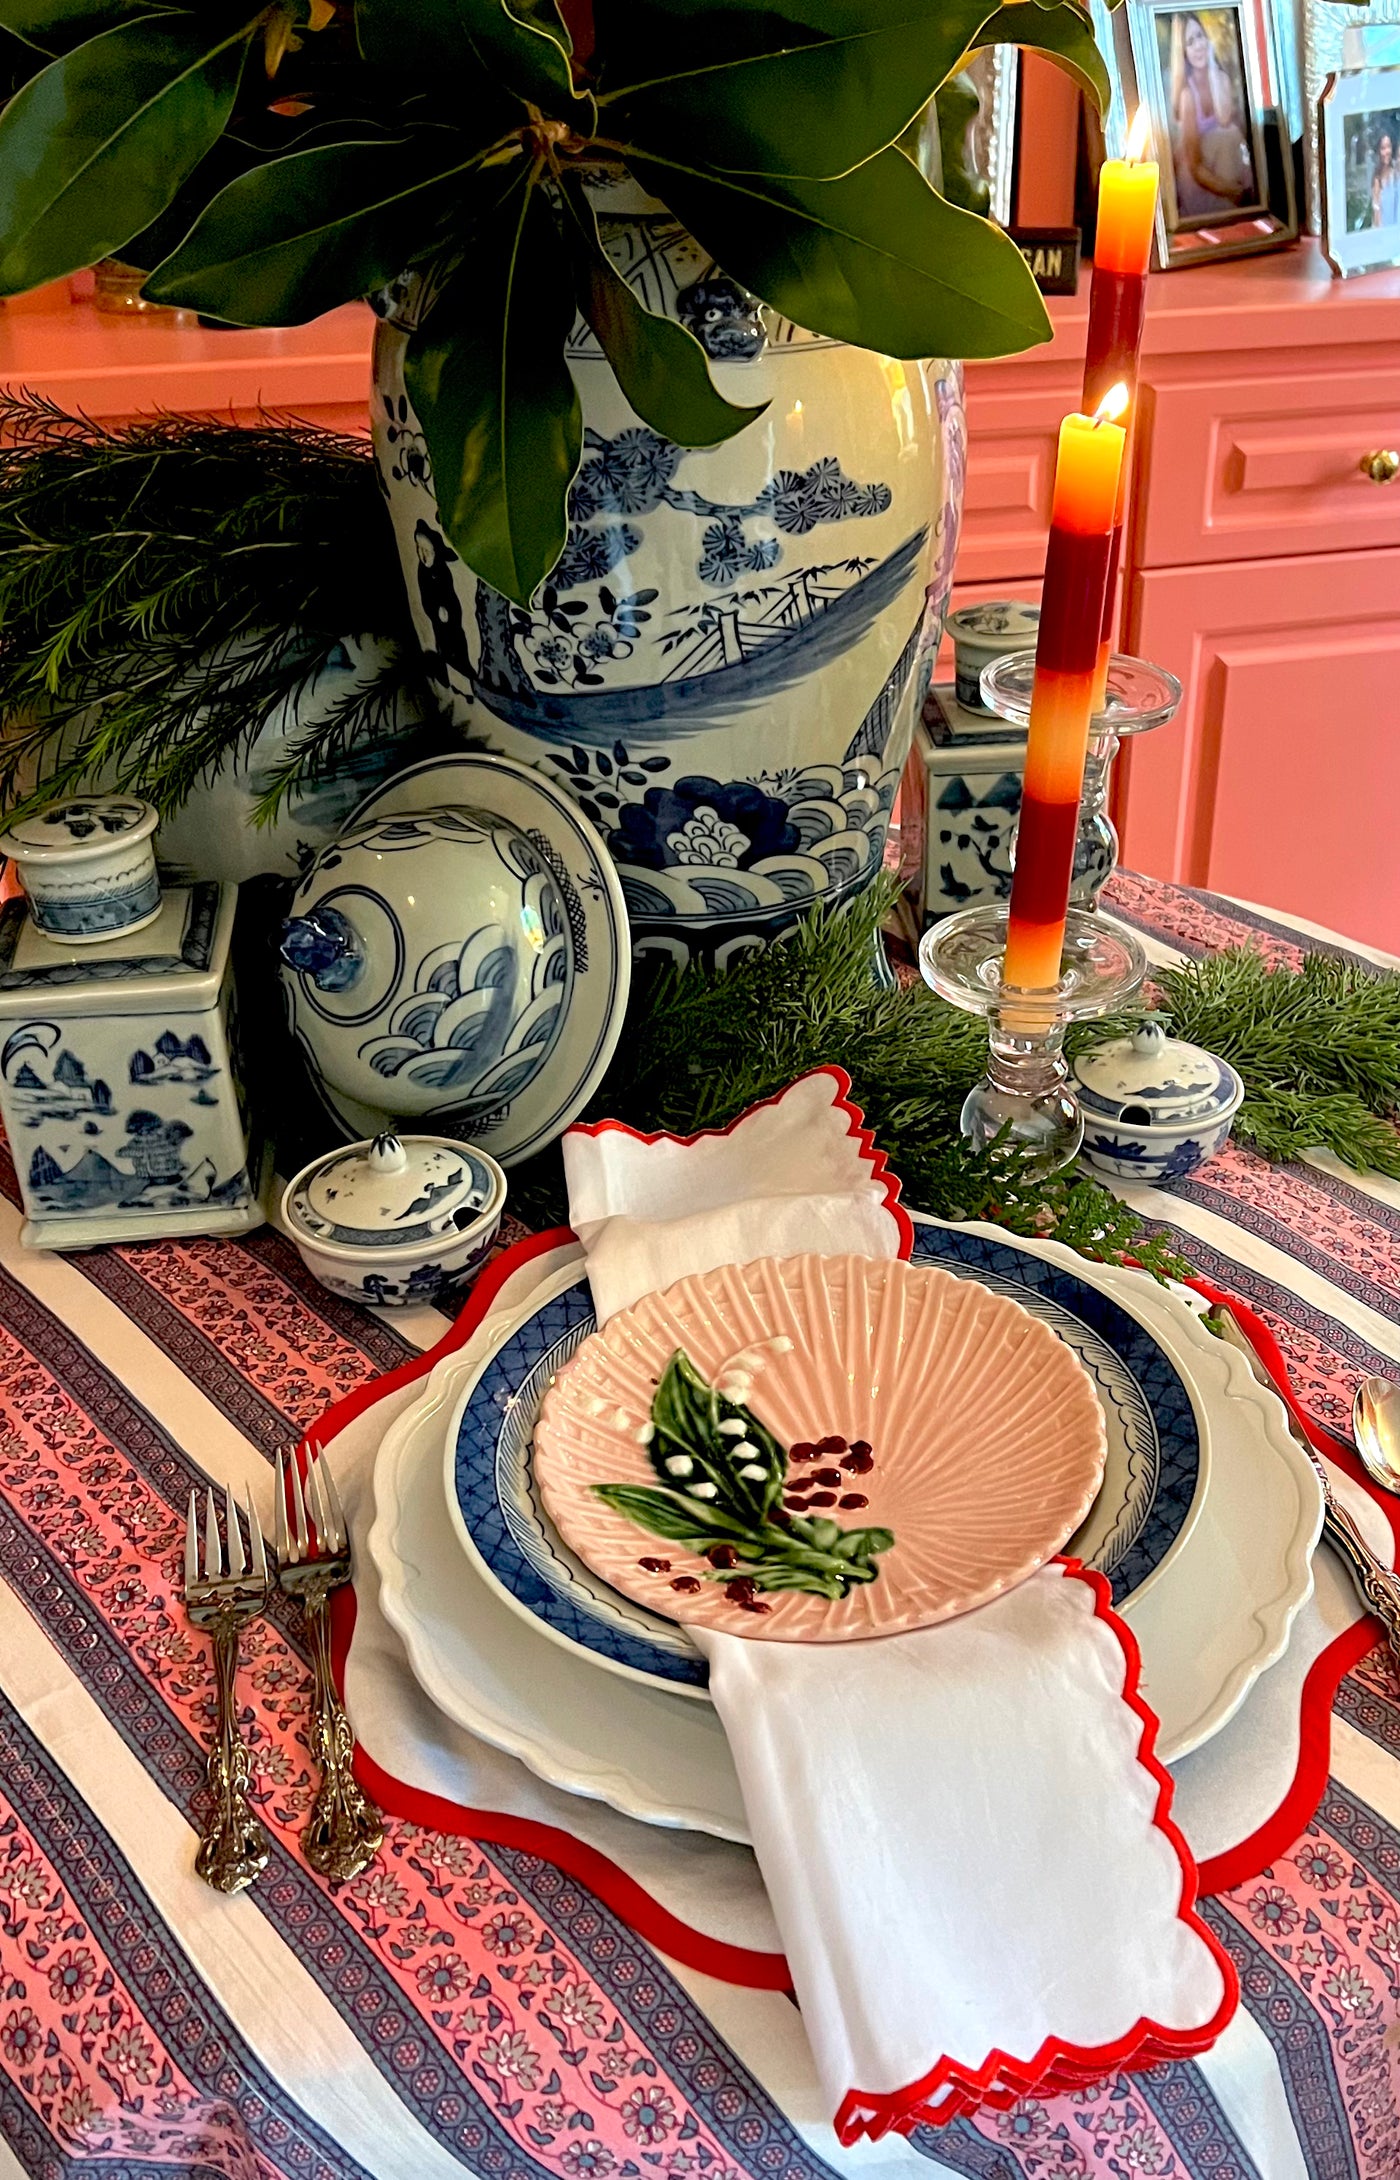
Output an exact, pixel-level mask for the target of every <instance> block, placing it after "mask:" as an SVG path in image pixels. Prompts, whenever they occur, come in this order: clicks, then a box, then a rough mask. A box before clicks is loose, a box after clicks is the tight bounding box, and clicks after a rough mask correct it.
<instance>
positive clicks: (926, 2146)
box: [909, 2119, 1053, 2180]
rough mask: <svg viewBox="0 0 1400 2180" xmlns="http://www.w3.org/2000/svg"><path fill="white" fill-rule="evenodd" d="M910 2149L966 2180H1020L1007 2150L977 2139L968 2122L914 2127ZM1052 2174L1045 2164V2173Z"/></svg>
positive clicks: (953, 2121) (1047, 2163) (981, 2138)
mask: <svg viewBox="0 0 1400 2180" xmlns="http://www.w3.org/2000/svg"><path fill="white" fill-rule="evenodd" d="M909 2147H910V2149H912V2150H917V2151H918V2153H919V2155H920V2157H926V2158H928V2159H929V2160H930V2162H931V2163H933V2164H935V2165H943V2166H946V2167H947V2169H948V2171H949V2172H956V2173H962V2174H963V2175H964V2176H965V2180H1023V2176H1022V2172H1021V2167H1020V2165H1019V2163H1018V2162H1017V2160H1016V2159H1015V2158H1014V2157H1013V2156H1012V2155H1011V2152H1010V2151H1009V2150H1003V2149H1001V2148H1000V2147H999V2146H998V2145H997V2144H996V2143H995V2142H989V2141H988V2140H987V2137H986V2136H985V2135H979V2134H978V2132H977V2129H976V2128H975V2127H974V2126H973V2124H972V2122H971V2120H966V2119H955V2120H950V2121H949V2123H948V2125H947V2126H946V2127H916V2128H915V2130H914V2132H913V2134H912V2135H910V2137H909ZM1052 2170H1053V2166H1052V2165H1051V2164H1050V2162H1049V2160H1048V2159H1047V2161H1046V2171H1047V2173H1048V2172H1050V2171H1052Z"/></svg>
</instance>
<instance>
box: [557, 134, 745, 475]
mask: <svg viewBox="0 0 1400 2180" xmlns="http://www.w3.org/2000/svg"><path fill="white" fill-rule="evenodd" d="M562 195H563V202H564V208H565V211H566V213H567V214H568V222H569V225H568V231H567V232H568V241H569V244H570V249H569V255H570V258H571V260H572V263H573V270H574V290H575V293H576V295H577V297H578V307H579V309H580V310H581V311H582V312H583V315H584V317H585V318H586V319H587V320H588V323H589V324H590V325H591V326H592V328H593V331H594V332H595V333H596V334H597V336H598V339H599V341H600V342H601V344H602V349H603V353H604V355H605V356H606V357H607V359H608V362H609V363H610V364H611V365H612V368H613V375H614V377H615V378H616V380H617V383H618V385H619V386H620V387H621V388H622V391H623V393H624V394H625V395H626V396H627V399H628V401H629V402H630V404H631V406H632V407H633V409H635V411H636V413H637V415H638V416H639V417H641V419H642V421H643V422H644V423H647V424H650V425H651V427H652V429H653V430H654V431H659V432H660V433H661V434H662V435H663V437H665V438H667V439H672V440H674V441H675V443H676V445H677V446H682V447H712V446H717V445H718V444H719V442H720V441H721V440H723V439H732V438H733V436H734V434H735V432H740V431H742V430H743V429H744V427H745V425H747V424H751V423H753V421H754V419H755V418H756V417H760V416H762V414H763V412H764V410H765V409H766V408H767V406H768V404H767V402H766V401H761V402H759V404H758V406H757V407H756V408H752V409H745V408H740V407H739V406H738V405H737V404H736V403H734V402H730V401H726V400H725V398H724V396H723V395H722V394H721V393H719V392H718V391H717V389H716V387H715V385H714V382H713V380H712V379H711V377H710V369H709V365H708V363H707V362H706V360H705V351H704V349H703V348H702V347H701V346H700V343H699V342H698V341H697V340H696V338H695V336H694V334H692V333H691V332H689V331H688V330H687V328H686V327H685V326H683V325H677V324H676V322H675V320H674V319H672V318H661V317H658V316H657V315H656V313H655V312H654V311H650V310H646V309H644V308H643V306H642V304H641V303H639V302H638V300H637V298H636V296H635V295H634V294H633V292H632V290H631V288H630V287H629V286H628V284H627V282H626V281H625V280H624V279H623V277H622V275H621V273H620V272H619V271H618V270H617V267H616V266H615V265H614V264H613V262H612V260H611V259H610V258H609V256H608V255H607V252H606V251H605V250H604V248H603V245H602V243H601V242H600V241H599V239H598V223H597V220H596V219H595V218H594V215H593V207H592V205H591V204H590V203H589V201H588V198H587V195H586V194H585V192H584V189H583V187H582V184H581V183H580V182H579V180H578V178H577V176H575V175H566V176H565V179H564V183H563V190H562Z"/></svg>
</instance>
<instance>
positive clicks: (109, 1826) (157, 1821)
mask: <svg viewBox="0 0 1400 2180" xmlns="http://www.w3.org/2000/svg"><path fill="white" fill-rule="evenodd" d="M0 1661H3V1662H2V1663H0V1683H3V1686H4V1689H5V1693H6V1695H7V1696H8V1697H9V1698H10V1700H11V1702H12V1703H13V1704H14V1705H15V1707H16V1709H17V1710H18V1711H19V1713H20V1716H21V1717H22V1718H23V1720H24V1723H25V1725H26V1726H27V1727H28V1729H29V1731H30V1732H31V1733H32V1734H33V1735H34V1736H35V1738H36V1739H37V1740H38V1741H40V1742H42V1744H43V1746H44V1748H45V1749H46V1750H47V1752H48V1754H49V1756H50V1757H51V1758H52V1759H53V1761H54V1762H55V1763H56V1764H57V1765H58V1767H59V1768H60V1770H62V1771H63V1772H64V1773H65V1774H66V1776H67V1777H68V1778H69V1779H70V1780H71V1782H72V1784H73V1787H74V1789H75V1791H76V1792H77V1793H78V1794H79V1795H81V1797H82V1798H83V1800H84V1801H85V1802H86V1803H87V1805H88V1807H89V1808H90V1809H91V1810H92V1812H93V1814H94V1816H95V1817H96V1818H97V1821H98V1822H99V1823H100V1824H101V1825H102V1826H103V1827H104V1829H105V1830H106V1831H107V1832H108V1833H110V1835H111V1837H112V1839H113V1841H114V1842H115V1844H116V1846H117V1849H118V1851H119V1852H120V1853H121V1854H122V1855H123V1856H124V1857H125V1859H126V1861H127V1862H128V1863H129V1864H130V1866H131V1868H132V1870H133V1871H134V1873H135V1875H136V1876H137V1878H138V1879H139V1880H140V1882H141V1884H142V1885H143V1886H144V1887H145V1890H146V1892H147V1893H148V1894H149V1895H150V1898H151V1900H152V1901H153V1903H154V1905H155V1907H156V1910H157V1912H158V1913H159V1914H160V1916H161V1917H162V1919H163V1920H164V1922H165V1924H166V1926H167V1928H168V1929H169V1930H170V1931H171V1933H172V1935H173V1936H174V1938H175V1942H176V1944H177V1945H178V1947H179V1949H180V1951H181V1952H183V1953H184V1954H185V1955H186V1957H187V1958H188V1959H189V1960H190V1961H191V1963H192V1964H193V1966H194V1968H195V1970H196V1972H197V1973H198V1974H199V1975H200V1976H201V1977H202V1979H203V1981H204V1983H205V1985H206V1986H207V1988H208V1990H209V1992H210V1995H211V1997H212V1998H213V1999H214V2000H215V2002H216V2003H217V2004H218V2005H219V2006H220V2007H221V2008H222V2009H223V2011H224V2013H225V2014H226V2015H227V2016H228V2019H229V2021H230V2022H231V2024H232V2025H233V2027H234V2028H235V2029H236V2030H237V2031H238V2033H239V2035H240V2036H241V2037H242V2038H243V2040H244V2042H245V2043H246V2044H247V2046H248V2048H249V2049H250V2051H252V2052H254V2053H255V2054H256V2055H257V2057H258V2058H259V2059H260V2060H261V2061H262V2063H263V2064H264V2065H265V2066H266V2067H267V2068H268V2070H269V2072H270V2073H271V2075H272V2077H273V2079H274V2080H275V2081H277V2082H278V2083H279V2084H280V2085H281V2086H282V2087H283V2088H284V2089H285V2090H286V2091H287V2093H288V2095H289V2096H290V2097H292V2098H293V2099H294V2100H295V2101H296V2103H297V2104H298V2105H299V2106H300V2107H301V2109H302V2111H303V2112H304V2113H305V2114H306V2115H307V2117H308V2118H310V2119H313V2120H315V2121H316V2122H317V2123H318V2124H319V2125H320V2126H321V2127H323V2128H324V2129H325V2131H326V2133H327V2134H328V2135H329V2136H330V2137H331V2139H332V2141H334V2142H337V2143H339V2144H340V2146H341V2147H342V2148H343V2149H344V2150H345V2151H346V2153H347V2154H348V2155H349V2156H350V2157H353V2158H355V2159H356V2160H357V2161H358V2162H359V2164H360V2165H362V2166H363V2167H364V2168H365V2169H366V2170H367V2171H369V2172H372V2173H374V2174H375V2175H376V2180H462V2174H463V2166H462V2165H461V2163H460V2161H459V2160H458V2159H457V2158H456V2157H455V2156H453V2154H452V2153H451V2151H449V2150H448V2149H446V2148H444V2147H443V2146H442V2145H441V2144H439V2143H436V2142H434V2141H433V2139H432V2137H431V2135H429V2134H427V2133H426V2132H425V2130H424V2129H423V2128H422V2127H421V2126H420V2125H419V2123H418V2121H417V2120H416V2119H415V2118H414V2117H413V2115H412V2113H411V2112H409V2111H408V2110H407V2109H406V2107H405V2106H404V2105H403V2104H402V2103H401V2102H400V2100H399V2099H398V2097H397V2096H396V2095H395V2093H394V2091H393V2089H392V2088H391V2087H390V2086H389V2084H388V2082H386V2081H385V2080H384V2078H383V2076H382V2075H381V2074H380V2073H379V2072H378V2070H377V2068H376V2067H375V2066H374V2064H373V2062H372V2061H371V2060H370V2059H369V2058H368V2057H367V2055H366V2054H365V2052H364V2051H363V2049H362V2048H361V2045H360V2043H359V2041H358V2039H357V2038H356V2036H355V2034H354V2031H353V2030H352V2029H351V2028H350V2027H349V2026H348V2025H347V2024H346V2023H345V2022H344V2021H342V2019H341V2017H340V2015H339V2014H338V2013H337V2012H336V2010H335V2007H334V2006H333V2005H332V2004H331V2002H330V2000H329V1999H328V1998H327V1997H326V1996H325V1995H324V1994H323V1993H322V1991H321V1990H320V1989H319V1988H318V1986H317V1985H316V1983H315V1982H314V1981H313V1979H312V1977H311V1976H310V1975H309V1974H308V1972H307V1971H306V1970H305V1969H304V1968H303V1967H302V1966H301V1964H300V1962H299V1961H298V1959H297V1956H296V1954H295V1953H294V1952H293V1951H292V1949H291V1948H290V1947H289V1946H288V1945H286V1944H285V1943H284V1942H283V1940H282V1939H281V1938H279V1937H278V1936H277V1933H276V1932H275V1930H274V1929H273V1927H272V1925H271V1924H270V1923H269V1921H268V1920H267V1917H266V1916H265V1915H264V1914H263V1913H262V1911H261V1910H260V1908H259V1907H258V1906H257V1904H256V1901H255V1899H254V1897H253V1895H252V1894H251V1893H240V1894H238V1895H237V1896H236V1897H234V1898H232V1899H228V1898H225V1897H224V1895H223V1894H221V1893H216V1892H213V1891H211V1890H210V1888H209V1887H208V1886H207V1885H205V1884H204V1883H203V1882H202V1881H201V1880H200V1879H199V1878H198V1877H196V1876H195V1873H194V1851H195V1843H196V1842H195V1834H194V1832H193V1830H192V1829H191V1827H190V1825H189V1824H188V1823H187V1821H186V1819H185V1818H184V1816H183V1815H182V1814H181V1812H180V1811H179V1810H178V1809H177V1808H176V1807H175V1806H174V1804H173V1803H172V1802H170V1801H169V1800H168V1799H167V1797H166V1795H165V1794H164V1793H163V1791H162V1790H161V1788H160V1787H159V1786H158V1785H157V1784H156V1782H155V1781H154V1779H152V1778H151V1776H150V1774H149V1773H148V1772H147V1771H146V1770H145V1768H144V1766H143V1765H142V1764H141V1762H140V1760H139V1758H138V1757H136V1756H135V1755H134V1754H133V1753H132V1751H131V1750H130V1749H128V1748H127V1746H126V1744H125V1743H124V1742H123V1741H122V1739H121V1738H120V1736H119V1735H118V1734H117V1732H116V1731H115V1729H114V1728H113V1727H112V1726H111V1725H110V1724H109V1723H108V1721H107V1719H106V1718H105V1717H104V1715H103V1713H102V1711H101V1710H100V1709H99V1707H98V1705H97V1704H96V1703H95V1702H94V1701H93V1699H92V1697H91V1696H90V1695H89V1694H88V1693H87V1690H86V1689H85V1688H84V1687H83V1685H82V1683H81V1681H80V1680H79V1679H78V1677H77V1676H76V1674H74V1673H73V1672H71V1671H70V1670H69V1668H68V1667H67V1666H66V1665H65V1664H64V1663H63V1661H62V1659H61V1658H60V1657H59V1655H58V1653H57V1651H56V1650H54V1648H53V1646H52V1645H51V1644H50V1643H49V1641H48V1639H47V1637H46V1636H45V1635H44V1634H43V1633H42V1631H41V1630H40V1629H39V1628H38V1627H37V1626H36V1624H35V1622H34V1621H33V1620H32V1619H31V1618H30V1616H29V1614H28V1612H27V1611H26V1610H25V1608H24V1606H23V1605H22V1604H21V1602H20V1600H19V1599H18V1597H17V1596H16V1595H15V1594H14V1592H13V1591H12V1590H11V1589H10V1588H9V1587H8V1585H7V1584H5V1583H0ZM273 1992H275V1993H276V1995H277V2003H276V2004H275V2005H270V2004H269V2003H268V1999H269V1994H270V1993H273Z"/></svg>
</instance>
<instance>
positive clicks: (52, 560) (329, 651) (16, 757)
mask: <svg viewBox="0 0 1400 2180" xmlns="http://www.w3.org/2000/svg"><path fill="white" fill-rule="evenodd" d="M346 636H375V637H378V638H380V639H381V640H382V641H383V642H384V644H385V646H386V652H385V656H386V661H387V663H386V664H385V666H384V668H383V669H382V670H380V671H376V672H374V673H372V674H371V673H368V672H367V673H366V675H365V676H364V677H362V678H359V679H357V680H356V682H355V683H354V684H353V685H352V687H351V689H350V690H349V692H348V694H347V695H346V696H345V697H344V698H342V699H341V700H340V701H339V703H338V704H337V705H336V706H335V707H334V709H333V710H331V711H329V712H328V714H327V716H325V717H324V718H322V719H319V720H318V721H316V722H315V723H314V724H313V725H312V726H310V727H308V728H307V730H306V731H305V732H304V733H303V734H301V735H300V736H299V737H298V738H297V740H296V741H295V742H294V743H293V744H292V745H291V746H290V747H289V749H288V750H287V752H286V755H285V761H284V762H283V764H282V767H281V769H280V772H279V774H278V776H277V778H276V779H275V780H274V781H273V782H272V783H271V786H270V788H269V790H268V793H267V795H266V797H265V799H264V805H263V807H262V810H261V812H260V815H261V816H263V817H271V816H272V815H274V814H275V812H276V809H277V807H278V805H279V804H280V803H281V802H282V801H283V800H284V799H285V798H286V797H288V796H289V795H294V794H295V793H296V791H297V790H298V789H299V788H302V787H305V786H306V785H309V784H310V783H311V782H312V781H314V780H315V779H316V778H318V777H319V776H320V775H321V774H322V773H324V772H325V771H326V770H327V769H328V767H330V766H332V765H334V764H335V763H337V762H338V761H340V760H341V759H342V758H343V757H344V755H345V754H346V753H347V752H348V751H349V750H350V749H351V748H353V747H354V746H356V745H358V744H360V743H361V742H365V741H372V740H373V739H375V738H376V737H377V736H379V735H380V734H382V733H383V732H384V730H385V728H386V727H388V726H391V725H392V724H393V723H394V721H395V718H396V714H397V710H398V706H399V701H400V698H401V697H402V696H403V695H404V694H406V693H407V694H409V695H411V696H412V698H413V700H414V703H415V706H416V708H417V709H418V711H419V712H420V714H423V713H430V712H431V711H432V709H433V707H432V704H431V701H430V699H429V697H428V694H427V689H426V684H425V680H424V675H423V669H422V661H421V657H420V654H419V650H418V646H417V643H416V641H415V639H414V635H413V630H412V627H411V624H410V621H409V614H408V600H407V596H406V594H405V591H404V585H403V578H402V576H401V574H400V571H399V563H398V554H397V551H396V549H395V545H394V537H393V531H392V529H391V527H390V524H389V518H388V514H387V512H386V510H385V507H384V500H383V495H382V493H381V492H380V489H379V485H378V481H377V478H376V475H375V468H374V459H373V456H372V454H371V453H370V450H369V448H368V447H367V446H366V445H365V444H364V443H363V442H362V441H359V440H354V439H348V438H344V437H342V436H341V435H340V434H338V433H335V432H329V431H324V430H321V429H319V428H318V427H316V426H313V425H309V424H273V423H267V424H264V425H261V426H254V427H244V426H241V425H235V424H210V423H202V422H196V421H193V420H191V419H189V418H184V417H176V416H163V417H155V418H147V419H144V420H142V421H140V422H138V423H134V424H124V425H117V426H111V427H108V426H104V425H101V424H95V423H92V422H90V421H89V420H88V419H86V418H84V417H78V416H70V415H68V414H67V412H66V411H64V410H62V409H60V408H58V407H57V406H55V404H53V403H52V402H48V401H44V400H39V399H37V398H34V397H31V396H28V395H14V394H0V729H3V733H2V734H0V808H5V807H6V806H7V805H8V806H9V810H10V815H11V816H14V815H19V814H23V813H25V812H27V811H30V810H33V809H36V808H38V807H41V806H42V805H43V804H44V803H46V802H50V801H52V800H54V799H55V798H56V797H60V796H62V795H64V794H66V793H69V792H71V791H72V790H73V789H75V788H78V787H81V786H85V785H91V784H94V783H95V782H96V781H98V780H99V779H101V780H102V781H103V782H104V783H108V784H111V785H114V786H118V787H122V788H126V789H128V790H130V791H131V792H133V793H136V794H139V795H142V796H144V797H145V798H146V799H147V800H148V801H150V802H153V803H155V805H156V807H157V808H158V809H159V810H160V811H161V812H162V813H163V814H164V813H167V812H170V811H173V810H175V809H177V808H178V807H179V805H180V803H181V802H182V801H183V800H184V799H185V797H186V796H187V795H188V794H189V792H190V790H191V788H192V787H194V785H195V784H196V782H197V781H198V780H200V779H201V778H202V777H206V776H207V775H208V774H210V773H211V772H212V771H213V770H214V768H215V767H216V766H217V765H218V764H219V763H220V762H221V761H222V760H223V759H224V758H225V757H226V756H228V755H230V754H233V753H243V754H246V752H247V750H248V749H249V748H250V747H251V744H252V743H253V741H254V740H255V739H256V737H257V735H258V733H259V732H260V731H261V729H262V727H263V725H264V724H265V722H266V721H267V720H268V719H269V718H271V717H272V715H273V714H274V713H275V712H276V711H277V710H278V709H279V708H280V707H281V706H282V705H284V704H286V703H288V702H289V701H292V702H295V701H296V700H297V699H298V698H300V697H301V696H303V695H304V694H305V693H307V692H309V691H310V690H311V688H312V687H313V686H314V684H315V681H316V678H317V676H318V675H319V674H320V673H322V672H323V670H324V669H325V667H326V666H327V664H328V663H329V661H330V659H331V657H332V655H333V654H334V653H335V651H336V649H337V647H338V646H339V644H340V642H341V640H342V639H343V638H344V637H346ZM17 797H22V799H20V800H16V798H17Z"/></svg>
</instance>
